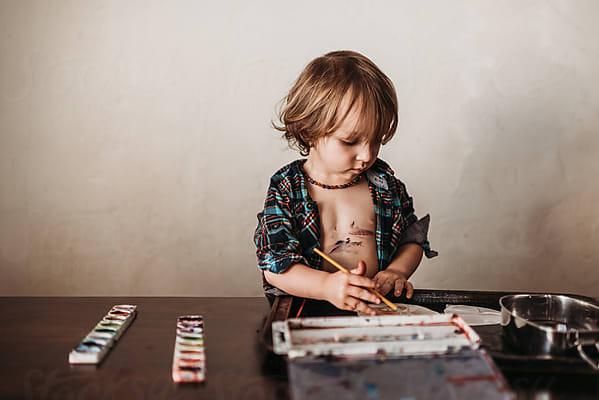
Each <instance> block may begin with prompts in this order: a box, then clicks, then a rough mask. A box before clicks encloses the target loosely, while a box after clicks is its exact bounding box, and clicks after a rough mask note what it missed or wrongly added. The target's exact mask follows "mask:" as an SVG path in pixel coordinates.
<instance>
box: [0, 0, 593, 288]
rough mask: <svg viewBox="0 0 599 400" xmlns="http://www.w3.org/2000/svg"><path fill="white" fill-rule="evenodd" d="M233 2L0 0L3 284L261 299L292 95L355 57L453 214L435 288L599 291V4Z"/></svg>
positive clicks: (411, 160)
mask: <svg viewBox="0 0 599 400" xmlns="http://www.w3.org/2000/svg"><path fill="white" fill-rule="evenodd" d="M215 3H217V2H212V1H173V2H164V1H145V0H144V1H61V2H55V1H37V2H36V1H2V2H0V60H1V67H0V277H1V279H0V294H2V295H112V294H114V295H204V296H223V295H224V296H230V295H244V296H253V295H256V296H259V295H261V288H260V280H259V274H258V270H257V268H256V266H255V255H254V246H253V243H252V235H253V230H254V227H255V222H256V218H255V215H256V213H257V211H258V210H259V209H260V207H261V204H262V201H263V198H264V194H265V191H266V185H267V182H268V178H269V176H270V175H271V173H272V172H273V171H275V170H276V169H278V168H279V167H280V166H281V165H282V164H284V163H286V162H288V161H289V160H292V159H294V158H296V157H297V154H296V153H294V152H292V151H289V150H287V149H286V144H285V143H284V142H283V141H282V140H281V139H280V138H279V137H278V134H277V133H275V132H274V131H273V130H272V129H271V128H269V121H270V119H271V117H272V116H273V115H274V106H275V103H276V102H277V101H278V100H279V99H280V98H281V97H282V96H283V95H284V94H285V91H286V90H287V89H288V88H289V86H290V85H291V83H292V81H293V79H294V78H295V77H296V76H297V74H298V72H299V71H300V70H301V68H302V67H303V66H304V65H305V64H306V63H307V62H308V61H309V60H310V59H311V58H313V57H315V56H318V55H320V54H322V53H324V52H326V51H329V50H333V49H355V50H358V51H361V52H363V53H365V54H366V55H368V56H370V57H371V58H372V59H373V60H374V61H375V62H376V63H378V64H379V66H380V67H381V68H382V69H383V70H384V71H385V72H386V73H387V74H388V75H389V76H390V77H391V78H392V79H393V81H394V82H395V83H396V85H397V88H398V93H399V99H400V112H401V125H400V129H399V135H398V136H397V137H396V138H395V139H394V140H393V141H392V143H390V144H389V145H388V146H386V147H385V148H384V149H383V152H382V157H383V158H384V159H386V160H387V161H388V162H390V163H391V164H392V165H393V167H394V169H395V170H396V172H397V174H398V175H399V176H400V177H401V178H402V179H403V180H404V181H405V182H406V183H407V185H408V189H409V191H410V192H411V194H412V195H413V196H414V198H415V205H416V209H417V211H418V213H419V214H421V215H423V214H425V213H430V214H431V215H432V225H431V235H430V236H431V241H432V243H433V247H434V248H435V249H437V250H439V252H440V254H441V255H440V256H439V257H438V258H436V259H434V260H427V261H425V262H424V263H423V264H422V266H421V267H420V268H419V270H418V271H417V272H416V274H415V276H414V279H413V280H414V283H415V285H416V286H417V287H426V288H463V289H513V290H523V291H525V290H536V291H568V292H577V293H583V294H588V295H593V296H599V288H598V287H599V286H598V283H599V252H598V251H597V243H598V241H599V206H598V204H599V184H598V183H597V181H598V179H597V177H598V176H599V161H597V160H599V157H598V154H597V153H598V152H597V150H598V149H599V41H598V40H597V37H599V25H598V24H597V17H598V16H599V3H597V2H595V1H566V0H562V1H522V0H513V1H502V2H497V1H476V2H472V1H451V2H449V1H430V2H414V1H395V0H393V1H377V2H365V1H350V2H346V1H341V0H340V1H311V2H302V1H300V2H297V1H295V2H278V1H270V2H268V1H266V2H253V1H248V2H245V1H237V2H229V3H224V4H218V5H217V4H215ZM370 3H372V4H370Z"/></svg>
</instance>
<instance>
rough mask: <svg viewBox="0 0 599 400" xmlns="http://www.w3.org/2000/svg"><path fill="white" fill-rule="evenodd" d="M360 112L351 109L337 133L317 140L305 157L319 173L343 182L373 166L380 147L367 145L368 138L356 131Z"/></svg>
mask: <svg viewBox="0 0 599 400" xmlns="http://www.w3.org/2000/svg"><path fill="white" fill-rule="evenodd" d="M358 118H359V113H358V112H357V111H355V110H354V109H352V110H351V111H350V112H349V113H348V114H347V117H346V118H345V120H344V121H343V122H342V124H341V125H340V126H339V128H338V129H337V130H335V131H334V132H332V133H331V134H329V135H327V136H324V137H322V138H320V139H318V140H317V141H316V143H315V144H314V146H313V147H312V148H310V154H309V156H308V158H311V159H312V164H313V165H314V166H316V167H317V168H318V170H319V172H320V174H322V175H324V176H327V177H329V178H334V179H335V180H337V181H336V182H333V181H329V183H330V184H343V183H346V182H348V181H350V180H352V179H353V178H355V177H356V176H357V175H359V174H360V173H362V172H363V171H365V170H367V169H368V168H370V167H371V166H372V164H374V162H375V161H376V157H377V156H378V154H379V150H380V147H381V144H380V142H378V143H372V142H367V141H366V140H367V135H365V134H364V135H360V132H356V131H355V127H356V126H358V123H357V122H358Z"/></svg>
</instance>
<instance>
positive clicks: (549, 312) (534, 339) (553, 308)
mask: <svg viewBox="0 0 599 400" xmlns="http://www.w3.org/2000/svg"><path fill="white" fill-rule="evenodd" d="M499 305H500V306H501V325H502V326H503V331H504V334H505V337H506V339H507V341H508V342H509V343H510V344H512V345H513V346H514V347H516V348H518V349H520V350H521V351H522V352H523V353H525V354H531V355H536V356H541V357H543V356H545V357H547V358H550V357H551V356H554V355H564V354H565V353H567V352H568V351H571V350H572V349H576V350H577V351H578V354H579V355H580V357H581V358H582V359H584V360H585V361H586V362H587V363H589V365H591V366H592V367H593V368H595V369H599V363H598V362H597V361H594V360H593V359H592V358H591V356H589V355H588V354H587V353H586V352H585V350H584V348H583V346H587V345H592V346H595V347H596V348H597V350H599V304H598V303H595V302H590V301H585V300H582V299H578V298H575V297H570V296H565V295H552V294H517V295H508V296H503V297H501V298H500V299H499Z"/></svg>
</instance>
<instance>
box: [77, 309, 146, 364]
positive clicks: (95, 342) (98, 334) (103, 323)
mask: <svg viewBox="0 0 599 400" xmlns="http://www.w3.org/2000/svg"><path fill="white" fill-rule="evenodd" d="M136 315H137V307H136V306H133V305H128V304H124V305H116V306H114V307H112V308H111V309H110V310H109V311H108V313H107V314H106V315H105V316H104V317H103V318H102V319H101V320H100V322H99V323H98V324H97V325H96V326H95V327H94V328H93V329H92V331H91V332H89V333H88V334H87V335H86V336H85V337H84V338H83V340H82V341H81V343H80V344H79V345H77V347H75V348H74V349H73V350H71V352H70V353H69V363H71V364H99V363H100V362H101V361H102V360H103V359H104V357H105V356H106V354H107V353H108V351H109V350H110V348H111V347H112V346H113V345H114V343H115V342H116V341H117V340H118V339H119V338H120V337H121V335H122V334H123V333H124V332H125V330H126V329H127V327H128V326H129V325H130V324H131V322H133V319H134V318H135V316H136Z"/></svg>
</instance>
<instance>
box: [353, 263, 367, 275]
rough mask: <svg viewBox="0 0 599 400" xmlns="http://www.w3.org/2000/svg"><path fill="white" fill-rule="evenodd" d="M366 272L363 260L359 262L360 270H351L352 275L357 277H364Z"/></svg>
mask: <svg viewBox="0 0 599 400" xmlns="http://www.w3.org/2000/svg"><path fill="white" fill-rule="evenodd" d="M365 272H366V263H365V262H364V261H362V260H360V261H358V268H354V269H352V270H351V273H352V274H356V275H364V273H365Z"/></svg>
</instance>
